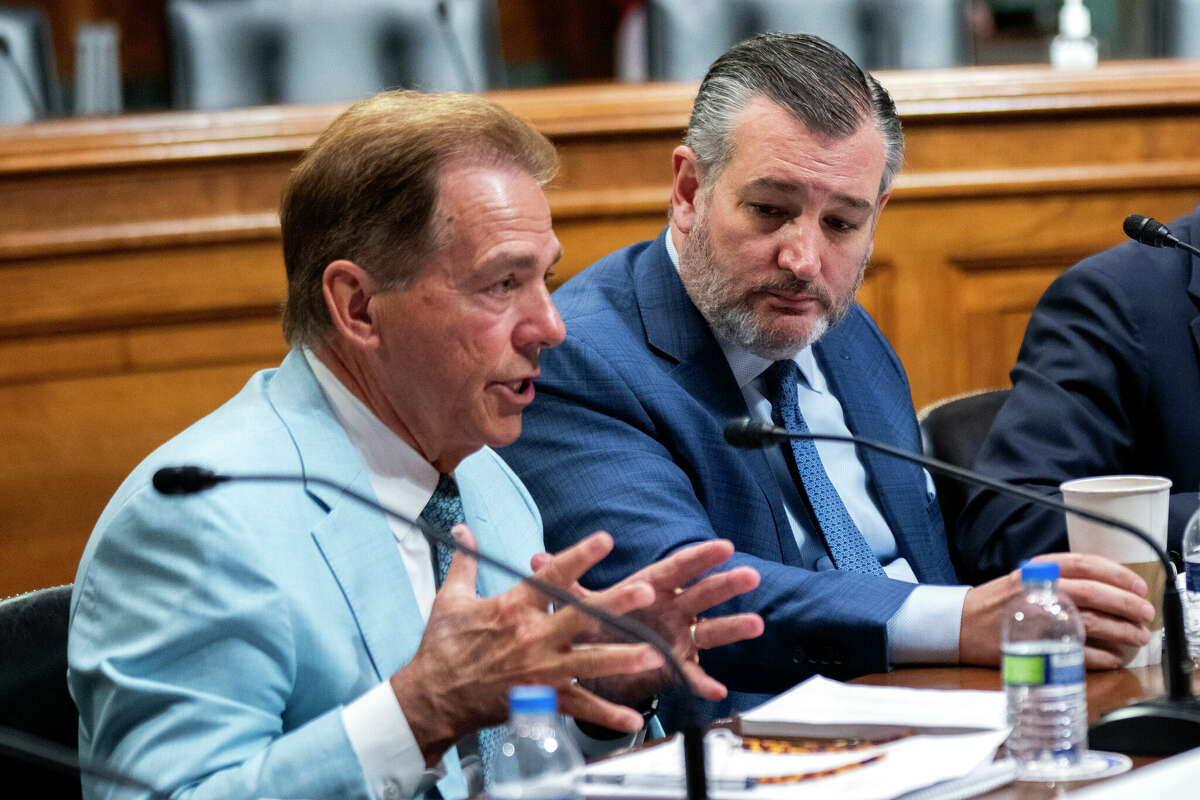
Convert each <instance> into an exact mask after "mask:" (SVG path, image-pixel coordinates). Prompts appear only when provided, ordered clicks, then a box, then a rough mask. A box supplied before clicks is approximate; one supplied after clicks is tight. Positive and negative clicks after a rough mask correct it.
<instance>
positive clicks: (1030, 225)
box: [0, 62, 1200, 596]
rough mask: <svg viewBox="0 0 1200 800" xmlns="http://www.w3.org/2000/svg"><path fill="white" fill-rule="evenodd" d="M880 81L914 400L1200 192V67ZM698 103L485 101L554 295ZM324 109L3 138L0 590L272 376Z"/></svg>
mask: <svg viewBox="0 0 1200 800" xmlns="http://www.w3.org/2000/svg"><path fill="white" fill-rule="evenodd" d="M880 77H881V79H882V80H883V82H884V83H885V85H887V86H888V87H889V89H890V90H891V91H892V93H893V95H894V97H895V98H896V100H897V104H898V107H899V108H900V111H901V114H902V116H903V118H904V123H905V129H906V133H907V137H908V158H907V163H906V167H905V170H904V172H903V173H902V174H901V176H900V178H899V179H898V181H897V186H896V190H895V193H894V194H893V197H892V199H891V202H890V203H889V205H888V207H887V209H886V210H885V212H884V214H883V218H882V220H881V222H880V225H879V229H878V232H877V236H876V247H875V253H874V258H873V263H872V267H871V269H870V271H869V272H868V277H867V280H866V282H865V284H864V286H863V288H862V289H861V291H860V293H859V298H860V300H861V301H862V302H863V304H864V305H865V306H866V307H867V308H868V309H869V310H870V311H871V312H872V313H873V314H874V315H875V317H876V319H877V320H878V322H879V324H880V327H881V328H882V330H883V331H884V332H885V334H887V336H888V337H889V338H890V339H891V341H892V342H893V344H894V345H895V347H896V350H897V352H898V353H899V354H900V357H901V359H902V360H903V361H904V363H905V365H906V367H907V369H908V372H909V377H910V381H911V384H912V388H913V397H914V401H915V402H916V403H917V405H918V406H920V405H923V404H925V403H928V402H930V401H932V400H934V399H936V398H938V397H941V396H944V395H948V394H952V393H956V392H961V391H964V390H967V389H972V388H980V387H985V386H995V385H1005V384H1006V382H1007V374H1008V370H1009V369H1010V368H1011V366H1012V363H1013V359H1014V357H1015V354H1016V351H1017V347H1018V346H1019V343H1020V339H1021V335H1022V333H1023V329H1024V325H1025V321H1026V320H1027V318H1028V314H1029V312H1030V310H1031V309H1032V307H1033V304H1034V303H1035V302H1036V300H1037V298H1038V296H1039V295H1040V294H1041V292H1042V290H1043V289H1044V288H1045V286H1046V285H1047V284H1048V283H1049V282H1050V281H1051V280H1052V279H1053V278H1054V276H1055V275H1057V274H1058V273H1059V272H1061V271H1062V270H1063V269H1064V268H1066V267H1067V266H1069V265H1070V264H1071V263H1073V262H1074V261H1076V260H1078V259H1079V258H1082V257H1083V256H1085V255H1087V254H1089V253H1092V252H1096V251H1098V250H1101V249H1104V248H1106V247H1109V246H1111V245H1113V244H1115V243H1116V242H1117V241H1119V240H1120V239H1121V238H1122V237H1121V232H1120V225H1121V221H1122V219H1123V218H1124V216H1125V215H1126V214H1128V213H1130V212H1139V213H1145V214H1149V215H1153V216H1155V217H1158V218H1159V219H1162V220H1164V221H1165V220H1169V219H1171V218H1173V217H1174V216H1177V215H1179V214H1182V213H1184V212H1186V211H1188V210H1190V209H1191V208H1192V207H1194V206H1195V205H1196V203H1197V202H1198V201H1200V148H1198V147H1197V145H1196V141H1197V138H1196V131H1200V63H1187V62H1182V63H1170V62H1153V63H1150V62H1147V63H1124V64H1110V65H1103V66H1102V67H1101V68H1100V69H1098V70H1096V71H1093V72H1083V73H1055V72H1053V71H1051V70H1048V69H1042V68H1033V67H1016V68H992V69H964V70H945V71H932V72H916V73H895V74H890V75H889V74H884V75H881V76H880ZM694 90H695V87H694V86H689V85H674V84H649V85H645V86H636V87H628V86H589V87H570V88H567V87H558V88H549V89H544V90H527V91H510V92H500V93H496V94H495V95H494V97H495V98H496V99H497V100H498V101H499V102H501V103H504V104H506V105H507V106H508V107H510V108H512V109H513V110H514V111H516V112H517V113H518V114H521V115H522V116H524V117H525V118H526V119H529V120H530V121H531V122H532V123H533V124H534V125H536V126H537V127H538V128H539V129H541V130H542V131H544V132H545V133H546V134H547V135H548V136H550V137H551V139H552V140H553V141H554V142H555V144H556V146H557V147H558V148H559V151H560V153H561V155H562V170H561V174H560V177H559V178H558V180H556V181H555V182H554V184H552V186H551V187H550V190H549V192H548V195H549V198H550V203H551V209H552V212H553V214H554V218H555V228H556V230H557V232H558V235H559V238H560V240H561V241H562V243H563V247H564V259H563V262H562V263H561V265H560V267H559V269H558V277H557V279H556V280H559V281H561V280H565V279H567V278H569V277H570V276H571V275H572V274H574V273H575V272H576V271H578V270H579V269H582V268H583V267H584V266H586V265H587V264H588V263H590V262H592V261H594V260H595V259H597V258H599V257H600V256H602V255H604V254H606V253H608V252H610V251H611V250H614V249H616V248H618V247H622V246H624V245H627V244H630V243H632V242H635V241H639V240H641V239H645V238H650V237H653V236H655V235H657V233H658V232H659V231H660V230H661V228H662V226H663V225H664V223H665V220H666V213H665V212H666V203H667V197H668V194H669V190H670V153H671V150H672V148H674V147H675V146H676V145H677V144H678V143H679V141H680V137H681V134H682V130H683V128H684V126H685V125H686V122H687V115H688V112H689V110H690V103H691V97H692V94H693V92H694ZM341 110H342V107H341V106H315V107H273V108H256V109H242V110H237V111H229V112H217V113H170V114H145V115H132V116H128V117H122V118H118V119H112V120H101V119H92V120H68V121H54V122H44V123H37V124H33V125H24V126H10V127H7V128H0V207H2V208H3V209H4V213H3V214H0V280H2V281H3V285H4V286H5V290H4V292H2V293H0V443H2V444H0V448H2V449H0V455H3V458H0V565H3V566H2V567H0V596H2V595H5V594H8V593H10V592H15V591H20V590H23V589H28V588H32V587H35V586H39V585H45V584H50V583H56V582H61V581H67V580H71V578H72V576H73V574H74V567H75V563H76V561H77V559H78V556H79V553H80V551H81V549H82V547H83V543H84V541H85V539H86V536H87V534H88V532H89V530H90V528H91V525H92V523H93V522H94V520H95V518H96V516H97V515H98V514H99V512H100V510H101V509H102V508H103V505H104V503H105V501H106V500H107V498H108V497H109V495H110V494H111V492H112V491H113V489H114V488H115V487H116V486H117V484H118V483H119V482H120V480H121V479H122V477H123V476H124V475H125V474H126V473H127V472H128V471H129V470H130V469H131V468H132V467H133V466H134V465H135V464H136V463H137V462H138V461H139V460H140V459H141V458H142V457H143V456H144V455H145V454H146V453H147V452H149V451H150V450H151V449H152V448H153V447H154V446H156V445H157V444H159V443H161V442H162V441H163V440H165V439H166V438H167V437H169V436H170V435H171V434H173V433H175V432H177V431H178V430H181V429H182V428H183V427H185V426H186V425H187V424H189V423H190V422H191V421H193V420H195V419H196V418H197V417H199V416H200V415H202V414H203V413H205V412H207V411H209V410H211V409H212V408H214V407H216V406H217V405H218V404H220V402H222V401H223V400H224V399H226V398H227V397H229V396H230V395H232V394H233V393H234V392H235V391H236V390H237V389H238V388H239V387H240V386H241V385H242V384H243V383H244V382H245V380H246V379H247V378H248V377H249V376H250V375H251V374H252V373H253V372H254V371H255V370H257V369H260V368H263V367H267V366H271V365H273V364H275V363H277V362H278V361H279V359H280V357H281V356H282V355H283V353H284V352H285V349H286V348H285V345H284V343H283V341H282V337H281V334H280V332H279V326H278V308H279V304H280V303H281V302H282V300H283V296H284V281H283V268H282V261H281V256H280V252H279V235H278V230H277V217H276V205H277V201H278V194H279V188H280V186H281V185H282V183H283V181H284V179H285V177H286V174H287V171H288V169H289V168H290V167H291V166H292V165H293V164H294V163H295V161H296V159H297V158H298V156H299V153H300V151H301V150H302V149H303V148H304V147H305V146H307V145H308V144H309V143H310V142H311V141H312V139H313V138H314V137H315V136H316V135H317V134H318V133H319V132H320V130H322V129H323V128H324V127H325V126H326V125H327V124H328V123H329V121H330V120H332V119H333V118H334V116H336V115H337V114H338V113H339V112H340V111H341Z"/></svg>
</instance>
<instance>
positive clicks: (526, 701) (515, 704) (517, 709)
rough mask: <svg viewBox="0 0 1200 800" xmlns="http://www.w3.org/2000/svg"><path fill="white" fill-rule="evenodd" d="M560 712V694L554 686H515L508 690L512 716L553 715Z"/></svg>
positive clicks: (509, 708) (509, 709)
mask: <svg viewBox="0 0 1200 800" xmlns="http://www.w3.org/2000/svg"><path fill="white" fill-rule="evenodd" d="M557 710H558V692H556V691H554V687H552V686H514V687H512V688H511V689H509V690H508V711H509V713H510V714H547V713H549V714H553V713H554V712H555V711H557Z"/></svg>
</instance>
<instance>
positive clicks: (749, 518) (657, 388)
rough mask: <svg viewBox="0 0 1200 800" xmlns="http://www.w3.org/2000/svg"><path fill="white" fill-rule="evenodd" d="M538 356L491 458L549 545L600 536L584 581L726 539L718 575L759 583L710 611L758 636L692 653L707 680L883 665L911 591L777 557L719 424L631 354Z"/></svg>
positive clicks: (850, 671) (749, 684)
mask: <svg viewBox="0 0 1200 800" xmlns="http://www.w3.org/2000/svg"><path fill="white" fill-rule="evenodd" d="M542 358H543V376H542V378H541V379H539V381H538V384H537V387H538V395H537V399H536V400H535V402H534V403H533V405H532V406H531V407H530V408H529V409H528V410H526V412H525V416H524V421H523V431H522V435H521V437H520V439H518V441H517V443H516V444H514V445H512V446H510V447H508V448H505V450H504V451H503V453H502V455H503V456H504V458H505V459H506V460H507V461H508V462H509V463H510V464H511V465H512V466H513V467H514V469H515V470H516V472H517V473H518V474H519V475H520V476H521V478H522V480H524V481H525V483H526V485H527V486H528V487H529V489H530V491H531V493H532V494H533V496H534V499H535V500H536V501H537V503H538V506H539V508H540V509H541V512H542V517H543V519H544V521H545V525H546V541H547V544H548V545H549V546H550V547H551V548H552V549H558V548H562V547H565V546H567V545H569V544H571V543H573V542H575V541H578V540H579V539H581V538H582V537H584V536H586V535H588V534H590V533H591V532H593V531H595V530H607V531H609V532H610V533H612V535H613V538H614V540H615V542H616V548H615V550H614V552H613V553H612V554H611V555H609V556H608V557H607V558H606V559H604V560H603V561H602V562H600V563H599V564H598V565H597V566H596V567H594V568H593V569H592V570H591V571H590V572H589V573H588V574H587V575H586V576H585V578H584V581H585V583H587V584H589V585H591V586H593V587H599V586H607V585H611V584H613V583H615V582H617V581H619V580H620V579H622V578H624V577H626V576H628V575H629V574H631V573H633V572H635V571H637V570H638V569H640V568H642V567H644V566H646V565H648V564H651V563H653V562H655V561H657V560H659V559H661V558H663V557H665V556H667V555H669V554H670V553H671V552H673V551H675V550H677V549H678V548H681V547H684V546H686V545H689V544H692V543H696V542H700V541H704V540H707V539H711V538H715V537H724V538H728V539H731V540H732V541H733V542H734V543H735V545H736V546H737V548H738V551H739V552H737V553H735V554H734V556H733V557H732V558H731V559H730V560H729V561H728V562H727V563H726V565H725V567H723V568H732V567H734V566H738V565H743V564H744V565H748V566H751V567H753V568H755V569H756V570H758V572H759V573H760V574H761V576H762V581H761V584H760V586H759V587H758V588H757V589H756V590H754V591H752V592H749V593H747V594H745V595H742V596H740V597H738V598H735V599H733V600H731V601H730V602H729V603H726V604H725V605H724V606H722V607H719V608H717V609H715V610H714V611H713V612H712V613H714V614H729V613H735V612H741V611H755V612H758V613H760V614H761V615H762V616H763V617H764V619H765V621H766V632H765V633H764V634H763V635H762V636H761V637H759V638H757V639H754V640H751V641H749V642H742V643H738V644H735V645H730V646H727V647H723V648H718V649H716V650H712V651H706V652H705V653H703V654H702V658H703V664H704V666H705V668H706V669H707V670H708V671H709V672H710V673H711V674H713V675H714V676H715V677H716V678H718V679H719V680H721V681H723V682H725V683H726V685H727V686H729V688H730V689H734V690H741V691H753V692H778V691H782V690H783V689H785V688H787V687H789V686H791V685H793V684H794V683H796V682H797V680H799V679H801V678H803V677H806V676H807V675H810V674H813V673H815V672H817V671H820V672H822V673H825V674H830V675H837V676H849V675H857V674H863V673H868V672H878V671H883V670H886V669H887V630H886V628H887V621H888V619H890V618H891V616H892V615H893V613H894V612H895V611H896V609H897V608H898V607H899V606H900V604H901V603H902V602H903V601H904V599H905V598H906V597H907V596H908V594H909V592H910V591H911V589H912V584H905V583H901V582H898V581H891V580H888V579H884V578H876V577H872V576H865V575H857V574H849V573H837V572H812V571H808V570H804V569H802V568H799V567H796V566H789V565H787V564H785V563H783V562H784V558H783V555H782V553H781V549H780V548H781V545H780V541H779V535H778V534H777V526H776V524H775V521H774V517H773V515H772V510H771V507H770V504H769V502H768V500H767V497H766V496H765V495H764V494H763V490H762V489H761V488H759V486H758V484H757V483H756V482H755V481H754V480H753V479H752V478H751V477H750V476H749V473H748V472H747V470H746V467H745V466H744V464H743V462H742V460H741V459H742V458H743V456H742V455H741V454H740V453H739V452H737V451H732V450H731V449H730V448H729V447H728V446H727V445H726V444H725V443H724V441H723V439H722V435H721V426H722V424H723V422H724V420H723V419H717V418H716V417H715V416H714V415H713V414H712V412H711V411H709V410H707V409H706V407H704V405H703V404H702V403H699V402H697V401H696V400H695V398H692V397H691V396H690V395H688V393H687V392H685V391H684V390H683V389H682V388H681V387H680V386H679V385H678V384H676V383H675V382H674V381H673V380H672V379H671V378H670V377H668V376H667V375H666V374H665V372H663V371H662V370H658V371H657V372H656V371H655V369H656V368H652V369H647V366H646V360H645V359H646V357H645V355H644V353H641V352H639V353H635V354H630V355H629V356H628V358H622V355H621V354H620V353H614V352H610V351H609V350H605V351H604V352H603V353H601V352H599V351H598V349H597V348H596V347H595V346H593V345H592V344H591V343H590V342H587V341H581V340H580V339H579V338H578V337H576V336H572V335H568V338H567V341H566V342H565V343H564V344H562V345H560V346H558V347H556V348H555V349H554V350H552V351H548V352H547V353H545V354H543V356H542ZM743 413H744V412H743ZM748 664H753V665H754V667H753V669H747V668H746V667H747V665H748Z"/></svg>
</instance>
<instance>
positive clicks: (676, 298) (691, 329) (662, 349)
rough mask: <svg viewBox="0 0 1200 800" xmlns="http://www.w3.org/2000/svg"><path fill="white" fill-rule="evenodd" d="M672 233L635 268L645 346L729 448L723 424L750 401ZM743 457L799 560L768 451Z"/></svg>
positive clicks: (782, 541) (790, 553) (782, 540)
mask: <svg viewBox="0 0 1200 800" xmlns="http://www.w3.org/2000/svg"><path fill="white" fill-rule="evenodd" d="M669 231H670V229H669V228H668V229H667V230H666V231H664V232H663V233H662V234H661V235H660V236H659V237H658V239H657V240H656V241H655V242H654V244H653V245H651V246H650V247H647V248H646V249H645V250H644V251H643V252H642V253H641V255H640V256H639V257H638V259H637V260H636V261H635V263H634V265H633V270H634V275H633V286H634V292H635V295H636V297H637V304H638V310H639V312H640V313H641V318H642V324H643V326H644V327H645V330H646V343H647V344H648V345H649V347H650V349H651V350H652V351H653V352H656V353H657V354H658V355H659V356H660V357H661V358H663V359H664V361H666V362H667V363H668V364H669V365H673V366H668V367H667V370H668V373H669V374H670V376H671V377H672V379H674V380H675V382H676V383H678V384H679V385H680V386H681V387H683V389H684V390H685V391H686V392H687V393H688V394H689V395H691V396H692V397H693V398H695V399H696V401H697V402H698V403H700V405H702V406H703V407H704V408H705V410H706V411H708V413H709V414H710V415H712V417H713V419H714V421H715V426H714V429H713V431H712V432H711V433H710V435H711V436H712V437H713V439H714V442H713V446H714V447H722V448H723V447H728V446H729V445H727V444H725V441H724V424H725V423H726V422H728V421H729V420H731V419H735V418H737V417H744V416H746V415H747V414H749V410H748V409H747V408H746V399H745V397H743V396H742V391H741V389H739V388H738V385H737V380H736V379H735V378H734V376H733V372H732V371H731V370H730V368H729V362H728V361H727V360H726V359H725V354H724V352H722V350H721V346H720V345H719V344H718V343H717V340H716V338H715V337H714V336H713V334H712V330H711V328H709V325H708V322H707V321H706V320H705V319H704V317H703V315H701V313H700V311H699V310H698V309H697V308H696V306H695V304H694V303H692V300H691V298H690V297H689V296H688V294H687V291H686V290H685V289H684V288H683V282H682V281H681V280H680V279H679V272H678V271H677V270H676V269H675V265H674V264H672V263H671V258H670V256H669V255H668V254H667V247H666V243H665V238H666V236H668V235H669ZM698 424H699V421H698ZM739 456H740V458H741V460H742V463H743V464H745V466H746V468H747V469H748V470H749V471H750V473H751V474H752V475H753V477H754V481H755V483H757V484H758V488H759V491H760V492H761V494H762V499H763V500H764V501H765V502H766V503H767V505H768V507H769V508H770V509H771V514H772V516H773V518H774V522H775V532H776V534H777V535H778V537H779V546H780V550H781V552H782V553H783V554H784V561H785V563H791V562H792V561H793V560H794V561H798V560H799V557H800V551H799V549H798V548H797V547H796V539H795V536H794V535H793V533H792V530H791V525H790V524H789V523H788V520H787V513H786V511H785V510H784V506H783V496H782V494H781V493H780V491H779V487H778V485H777V484H776V482H775V475H774V473H773V472H772V471H771V465H770V462H768V461H767V457H766V453H765V451H763V450H742V451H741V452H740V453H739ZM746 501H747V502H752V498H746Z"/></svg>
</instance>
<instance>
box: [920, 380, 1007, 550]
mask: <svg viewBox="0 0 1200 800" xmlns="http://www.w3.org/2000/svg"><path fill="white" fill-rule="evenodd" d="M1010 391H1011V390H1010V389H983V390H980V391H976V392H969V393H967V394H960V395H955V396H953V397H947V398H944V399H942V400H938V401H937V402H935V403H932V404H930V405H928V406H926V407H924V408H922V409H921V410H920V411H919V412H918V413H917V421H918V423H919V424H920V426H921V444H922V446H923V447H924V450H925V455H928V456H932V457H933V458H936V459H938V460H940V461H947V462H949V463H951V464H953V465H955V466H958V467H966V468H968V469H969V468H970V467H972V466H973V465H974V464H975V456H977V455H979V449H980V448H981V447H982V446H983V440H984V439H985V438H986V437H987V434H988V431H989V430H991V427H992V421H993V420H994V419H995V418H996V413H997V412H999V411H1000V406H1002V405H1004V401H1005V400H1006V399H1007V398H1008V395H1009V392H1010ZM933 484H934V486H935V487H936V488H937V493H938V501H939V504H940V505H941V508H942V517H943V519H945V521H946V534H947V536H950V537H953V535H954V530H955V525H956V524H957V522H958V517H959V515H960V514H961V513H962V509H963V506H964V505H966V502H967V494H968V492H969V487H967V486H966V485H964V484H963V483H962V482H961V481H958V480H955V479H953V478H948V477H943V476H941V475H934V476H933Z"/></svg>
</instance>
